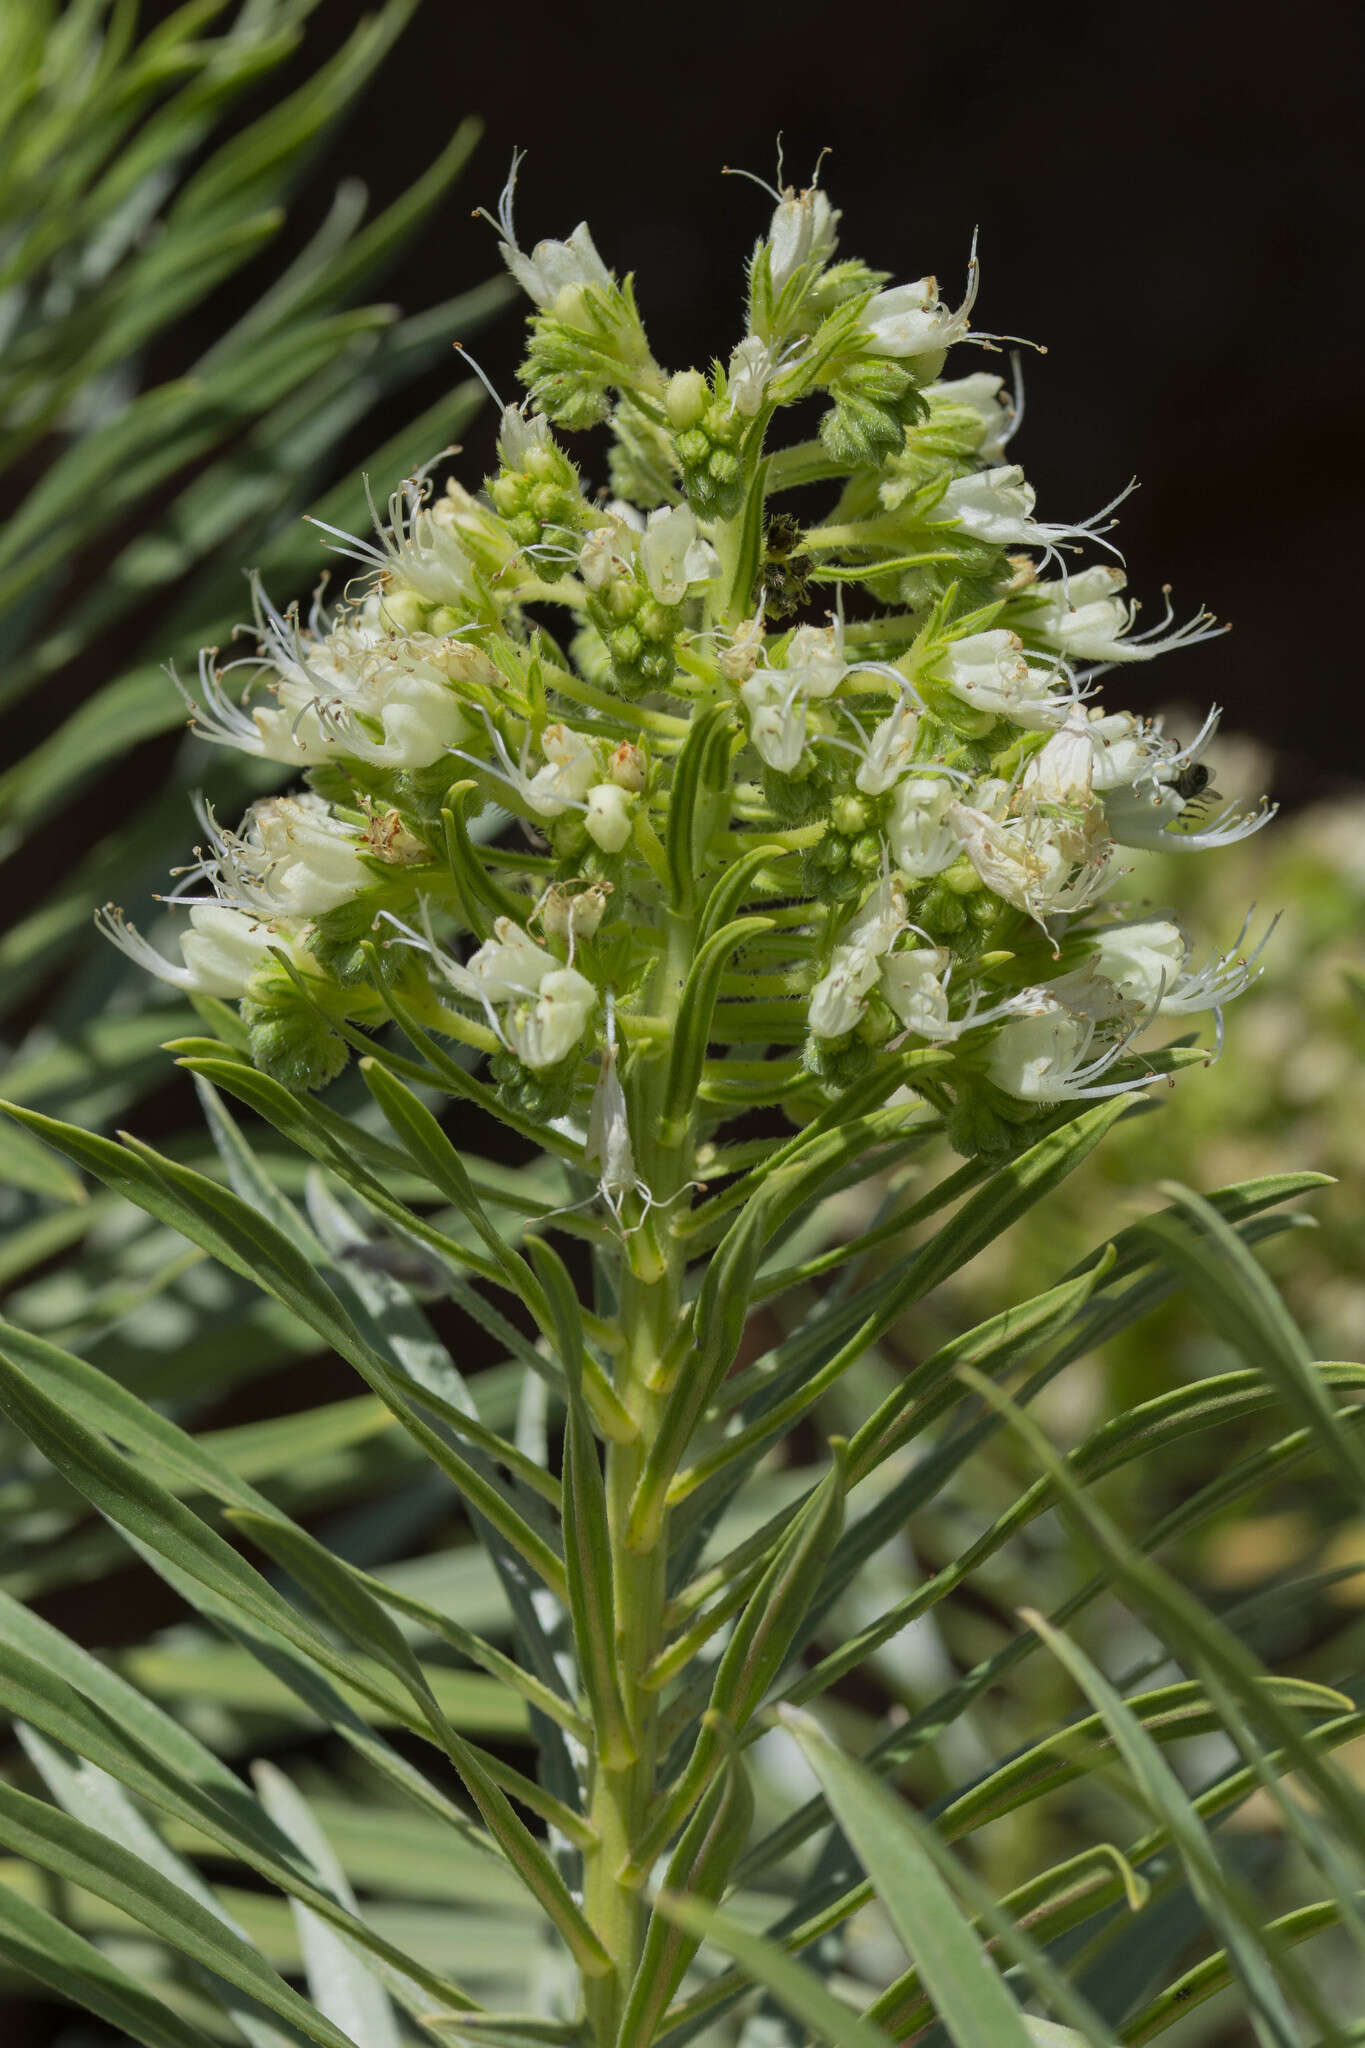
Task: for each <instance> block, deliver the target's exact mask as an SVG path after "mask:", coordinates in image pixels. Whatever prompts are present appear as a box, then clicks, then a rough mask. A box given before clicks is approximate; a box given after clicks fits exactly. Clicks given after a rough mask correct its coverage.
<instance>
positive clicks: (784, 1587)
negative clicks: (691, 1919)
mask: <svg viewBox="0 0 1365 2048" xmlns="http://www.w3.org/2000/svg"><path fill="white" fill-rule="evenodd" d="M830 1448H831V1451H832V1453H833V1460H834V1462H833V1464H832V1465H831V1467H830V1470H829V1472H828V1473H827V1474H826V1476H825V1478H824V1479H823V1480H822V1481H821V1483H820V1485H819V1486H818V1487H817V1488H816V1489H815V1491H814V1493H813V1494H812V1495H811V1496H810V1499H809V1500H808V1501H807V1502H806V1504H805V1506H804V1507H803V1508H802V1510H801V1513H800V1514H799V1515H798V1516H797V1517H796V1519H795V1520H794V1521H793V1523H792V1525H791V1528H790V1530H789V1531H788V1533H787V1537H786V1540H785V1542H784V1543H783V1544H782V1547H781V1549H780V1550H779V1551H778V1553H777V1555H776V1557H775V1558H774V1559H773V1561H772V1563H771V1565H769V1567H768V1569H767V1571H766V1572H765V1573H764V1575H763V1577H762V1578H761V1579H760V1581H759V1583H758V1585H757V1587H756V1588H755V1590H754V1593H753V1596H752V1598H751V1599H750V1601H749V1604H748V1606H747V1607H746V1608H745V1610H744V1612H743V1614H742V1615H741V1616H740V1618H739V1620H738V1621H737V1622H736V1624H735V1629H734V1633H733V1635H732V1636H731V1638H730V1640H729V1642H728V1643H727V1644H726V1646H725V1654H724V1655H723V1657H722V1658H721V1660H720V1663H719V1664H718V1666H717V1667H716V1676H715V1681H714V1683H713V1685H712V1687H711V1701H710V1706H711V1712H710V1714H709V1715H708V1716H706V1717H705V1718H704V1719H703V1722H702V1727H701V1731H700V1733H699V1734H698V1736H697V1740H696V1742H695V1744H694V1746H693V1749H692V1754H691V1756H690V1757H689V1758H688V1762H687V1767H686V1769H685V1770H684V1771H683V1773H682V1775H681V1777H680V1778H679V1779H678V1781H677V1783H676V1784H675V1785H674V1786H673V1787H672V1789H671V1791H670V1792H669V1794H668V1796H667V1798H666V1799H665V1801H664V1802H663V1806H662V1809H661V1811H660V1812H659V1814H658V1815H657V1816H656V1818H655V1819H654V1820H653V1821H652V1822H651V1823H650V1825H649V1826H648V1827H647V1828H646V1829H645V1831H644V1833H643V1835H642V1837H641V1838H640V1840H639V1842H638V1843H637V1845H636V1848H635V1851H634V1854H633V1855H632V1857H631V1859H630V1862H629V1863H628V1864H627V1865H626V1866H625V1869H624V1871H623V1873H622V1875H623V1878H624V1879H625V1880H626V1881H628V1882H632V1883H635V1884H643V1883H644V1881H645V1879H646V1878H647V1877H648V1875H649V1873H650V1870H651V1869H652V1868H653V1864H654V1859H655V1857H656V1856H657V1855H658V1854H659V1852H660V1850H661V1849H662V1848H663V1847H664V1845H665V1843H666V1842H667V1841H668V1839H669V1837H670V1836H671V1835H672V1833H673V1831H674V1829H675V1828H677V1827H679V1826H681V1824H682V1822H683V1821H684V1820H685V1819H686V1818H687V1816H688V1814H690V1812H691V1811H692V1808H693V1806H694V1805H695V1804H696V1802H697V1800H698V1799H699V1798H700V1797H701V1795H702V1793H703V1792H704V1791H705V1790H706V1788H707V1786H708V1785H709V1784H710V1782H711V1780H712V1778H713V1777H714V1776H715V1773H716V1770H717V1768H718V1767H719V1765H720V1763H721V1762H722V1760H723V1758H724V1756H725V1741H724V1739H723V1738H722V1736H721V1734H720V1732H719V1730H720V1728H721V1727H725V1728H728V1729H732V1730H733V1731H734V1733H735V1734H736V1735H739V1734H742V1733H743V1731H744V1729H745V1728H746V1727H747V1726H748V1724H749V1722H750V1721H751V1720H752V1719H753V1716H754V1715H755V1714H756V1713H757V1712H758V1709H759V1708H760V1707H761V1706H762V1704H763V1701H764V1699H765V1698H766V1697H767V1694H768V1691H769V1689H770V1687H771V1686H772V1684H773V1681H774V1679H775V1678H776V1677H777V1675H778V1673H779V1671H780V1670H781V1669H782V1666H783V1664H784V1662H785V1661H786V1658H787V1653H788V1651H789V1650H790V1648H791V1645H792V1641H793V1639H794V1637H795V1635H796V1631H797V1629H798V1628H799V1626H800V1623H801V1617H802V1615H803V1613H804V1612H805V1608H806V1603H807V1600H808V1599H809V1597H810V1585H811V1580H812V1578H813V1576H814V1575H815V1574H816V1573H818V1572H819V1571H820V1569H821V1567H822V1566H823V1564H824V1561H825V1559H826V1558H827V1557H828V1556H829V1553H830V1551H831V1550H832V1549H833V1547H834V1544H835V1542H836V1541H837V1539H838V1535H839V1530H840V1528H841V1526H842V1524H843V1517H844V1470H845V1465H846V1462H847V1447H846V1446H845V1445H844V1444H842V1443H838V1442H835V1443H833V1444H831V1446H830Z"/></svg>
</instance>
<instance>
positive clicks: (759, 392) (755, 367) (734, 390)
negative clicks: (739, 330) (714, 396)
mask: <svg viewBox="0 0 1365 2048" xmlns="http://www.w3.org/2000/svg"><path fill="white" fill-rule="evenodd" d="M774 367H775V365H774V362H773V352H772V350H771V348H769V346H768V344H767V342H766V341H764V340H763V339H762V337H761V336H760V335H757V334H746V335H745V337H744V339H743V341H741V342H739V343H738V344H737V345H736V346H735V348H734V349H733V350H732V351H731V354H730V363H729V368H728V369H727V371H726V384H727V386H728V387H729V393H730V410H731V412H737V413H740V414H741V415H742V416H743V417H744V418H745V419H752V418H753V416H754V414H755V413H756V412H757V411H758V410H759V409H760V407H761V406H762V404H763V394H764V392H765V391H766V390H767V388H768V380H769V378H770V377H771V376H772V374H773V370H774Z"/></svg>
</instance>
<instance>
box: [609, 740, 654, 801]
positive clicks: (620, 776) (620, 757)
mask: <svg viewBox="0 0 1365 2048" xmlns="http://www.w3.org/2000/svg"><path fill="white" fill-rule="evenodd" d="M648 774H649V756H648V755H647V754H646V752H645V750H644V748H643V747H637V746H635V745H634V744H633V743H632V742H631V741H630V740H622V742H621V744H620V746H619V747H617V749H616V751H615V752H614V753H613V754H612V755H611V757H610V759H609V760H608V762H607V780H608V781H609V782H614V783H615V784H616V786H617V788H618V789H629V790H633V791H634V792H635V794H636V795H637V796H638V795H639V793H640V791H641V790H642V789H643V788H644V786H645V781H646V778H647V776H648Z"/></svg>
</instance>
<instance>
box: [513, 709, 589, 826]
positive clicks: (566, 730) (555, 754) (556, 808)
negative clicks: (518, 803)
mask: <svg viewBox="0 0 1365 2048" xmlns="http://www.w3.org/2000/svg"><path fill="white" fill-rule="evenodd" d="M540 750H541V752H542V753H543V754H544V756H545V766H544V767H543V768H539V769H537V771H536V773H535V774H534V775H533V776H532V777H531V779H530V781H529V782H528V783H526V785H525V797H526V801H527V803H528V804H529V805H530V806H531V809H532V810H533V811H536V812H537V813H538V814H539V815H540V816H541V817H542V818H559V817H562V816H563V814H564V812H565V811H567V810H572V809H576V808H578V807H579V806H580V805H581V804H582V802H583V799H584V798H585V797H586V796H587V793H588V791H589V790H590V789H591V787H592V785H593V783H594V782H595V781H596V780H597V777H598V775H599V773H600V770H599V768H598V765H597V755H596V752H595V751H594V749H593V745H592V742H591V741H590V740H586V739H584V737H583V735H582V733H580V732H575V731H574V730H573V728H572V726H568V725H561V724H555V725H547V726H546V728H545V730H544V732H543V733H542V734H541V736H540Z"/></svg>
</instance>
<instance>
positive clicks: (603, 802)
mask: <svg viewBox="0 0 1365 2048" xmlns="http://www.w3.org/2000/svg"><path fill="white" fill-rule="evenodd" d="M634 809H635V806H634V804H633V803H632V801H631V798H630V794H629V792H628V791H627V790H624V789H620V788H618V787H617V785H616V784H615V783H613V782H601V783H599V784H598V785H597V787H596V789H590V790H589V791H588V814H587V817H586V818H585V819H584V823H585V825H586V826H587V830H588V837H589V838H590V839H591V840H593V842H594V843H595V844H596V845H598V846H600V847H601V849H602V851H603V853H620V851H621V849H622V847H624V846H625V845H626V844H627V843H628V841H629V839H630V834H631V826H632V823H633V813H634Z"/></svg>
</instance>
